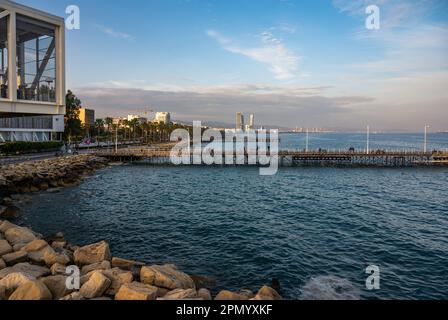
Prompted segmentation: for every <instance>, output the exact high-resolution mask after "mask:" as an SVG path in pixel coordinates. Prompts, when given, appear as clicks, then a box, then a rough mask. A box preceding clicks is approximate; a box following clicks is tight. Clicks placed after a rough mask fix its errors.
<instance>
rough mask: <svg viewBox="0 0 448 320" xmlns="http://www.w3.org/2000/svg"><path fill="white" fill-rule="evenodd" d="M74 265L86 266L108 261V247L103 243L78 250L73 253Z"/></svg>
mask: <svg viewBox="0 0 448 320" xmlns="http://www.w3.org/2000/svg"><path fill="white" fill-rule="evenodd" d="M74 258H75V263H76V264H78V265H88V264H93V263H97V262H102V261H104V260H107V261H110V259H111V257H110V250H109V245H108V244H107V242H105V241H101V242H98V243H94V244H91V245H87V246H84V247H81V248H78V249H77V250H76V251H75V253H74Z"/></svg>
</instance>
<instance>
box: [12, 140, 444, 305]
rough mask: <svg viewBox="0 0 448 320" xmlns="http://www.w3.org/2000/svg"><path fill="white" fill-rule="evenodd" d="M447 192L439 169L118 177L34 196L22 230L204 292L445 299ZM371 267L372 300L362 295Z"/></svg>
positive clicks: (133, 170) (231, 170)
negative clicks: (329, 292) (203, 287)
mask: <svg viewBox="0 0 448 320" xmlns="http://www.w3.org/2000/svg"><path fill="white" fill-rule="evenodd" d="M293 136H295V138H297V135H293ZM441 136H443V135H441ZM322 137H323V136H322ZM327 137H331V136H327ZM339 138H341V137H339ZM340 140H341V141H342V140H343V139H340ZM282 141H285V140H284V139H283V140H282ZM412 141H413V140H412V138H410V140H409V141H408V142H406V144H407V143H409V144H411V143H412ZM439 143H441V144H442V145H444V143H445V141H444V140H443V139H441V140H440V141H439ZM445 145H446V144H445ZM322 147H323V148H327V147H326V146H325V145H322ZM447 185H448V168H419V169H414V168H399V169H372V168H362V169H360V168H353V169H342V168H281V169H280V170H279V173H278V174H277V175H275V176H259V175H258V170H257V168H248V167H227V168H221V167H201V168H199V167H151V166H120V167H111V168H108V169H105V170H103V171H101V172H98V173H97V174H96V175H95V176H92V177H90V178H88V179H87V180H86V181H85V182H84V183H83V184H82V185H81V186H79V187H76V188H70V189H66V190H63V191H62V192H60V193H41V194H38V195H36V196H35V197H34V198H33V202H32V203H31V204H30V205H29V206H27V207H26V208H24V209H25V212H24V216H23V217H22V219H21V221H20V222H21V223H23V224H26V225H31V226H33V228H34V229H35V230H36V231H38V232H41V233H44V234H48V233H54V232H57V231H63V232H64V233H65V234H66V237H67V238H68V239H69V240H70V241H71V242H73V243H76V244H86V243H91V242H94V241H97V240H101V239H106V240H108V241H109V242H110V244H111V247H112V251H113V253H114V255H117V256H121V257H124V258H131V259H138V260H143V261H145V262H147V263H174V264H176V265H178V266H179V267H181V268H182V269H183V270H185V271H186V272H188V273H190V274H200V275H207V276H210V277H212V278H215V279H216V280H217V283H216V286H214V287H213V290H219V289H221V288H226V289H231V290H237V289H240V288H243V287H244V288H250V289H253V290H255V289H257V288H259V287H260V286H261V285H263V284H270V282H271V279H272V278H277V279H278V280H279V281H280V284H281V293H282V295H283V296H285V297H287V298H301V297H303V295H304V291H306V290H310V289H309V288H314V289H311V290H315V288H316V286H317V287H319V288H322V287H323V288H325V287H326V286H328V283H329V282H331V281H332V280H334V279H338V278H340V279H344V281H346V282H347V283H349V284H350V288H341V289H340V290H348V291H350V292H352V293H354V294H356V295H358V294H359V296H360V298H363V299H376V298H380V299H448V281H447V279H448V277H447V275H448V190H447ZM371 264H373V265H377V266H379V267H380V271H381V274H380V276H381V289H380V290H376V291H368V290H367V289H366V288H365V279H366V277H367V275H366V274H365V271H364V270H365V268H366V267H367V266H368V265H371ZM325 276H328V277H325ZM307 293H308V296H309V292H307ZM314 293H315V296H316V295H317V297H318V294H319V292H314ZM336 293H337V292H336Z"/></svg>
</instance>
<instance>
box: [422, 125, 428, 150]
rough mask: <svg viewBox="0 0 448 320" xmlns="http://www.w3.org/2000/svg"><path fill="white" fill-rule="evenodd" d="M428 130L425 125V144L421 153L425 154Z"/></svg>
mask: <svg viewBox="0 0 448 320" xmlns="http://www.w3.org/2000/svg"><path fill="white" fill-rule="evenodd" d="M428 129H429V126H428V125H426V126H425V142H424V144H423V152H425V153H426V152H427V151H428Z"/></svg>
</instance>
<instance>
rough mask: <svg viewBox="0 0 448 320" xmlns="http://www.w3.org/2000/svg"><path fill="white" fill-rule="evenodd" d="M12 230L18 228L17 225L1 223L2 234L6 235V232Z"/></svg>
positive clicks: (6, 222)
mask: <svg viewBox="0 0 448 320" xmlns="http://www.w3.org/2000/svg"><path fill="white" fill-rule="evenodd" d="M11 228H18V226H16V225H15V224H13V223H11V222H9V221H3V222H1V223H0V231H1V232H2V233H5V232H6V231H8V230H9V229H11Z"/></svg>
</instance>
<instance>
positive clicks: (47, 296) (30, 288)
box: [9, 280, 52, 300]
mask: <svg viewBox="0 0 448 320" xmlns="http://www.w3.org/2000/svg"><path fill="white" fill-rule="evenodd" d="M51 299H52V295H51V292H50V290H48V288H47V287H46V286H45V285H44V284H43V283H42V281H39V280H33V281H29V282H27V283H24V284H22V285H21V286H20V287H18V288H17V289H16V290H15V291H14V292H13V294H12V295H11V296H10V297H9V300H51Z"/></svg>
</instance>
